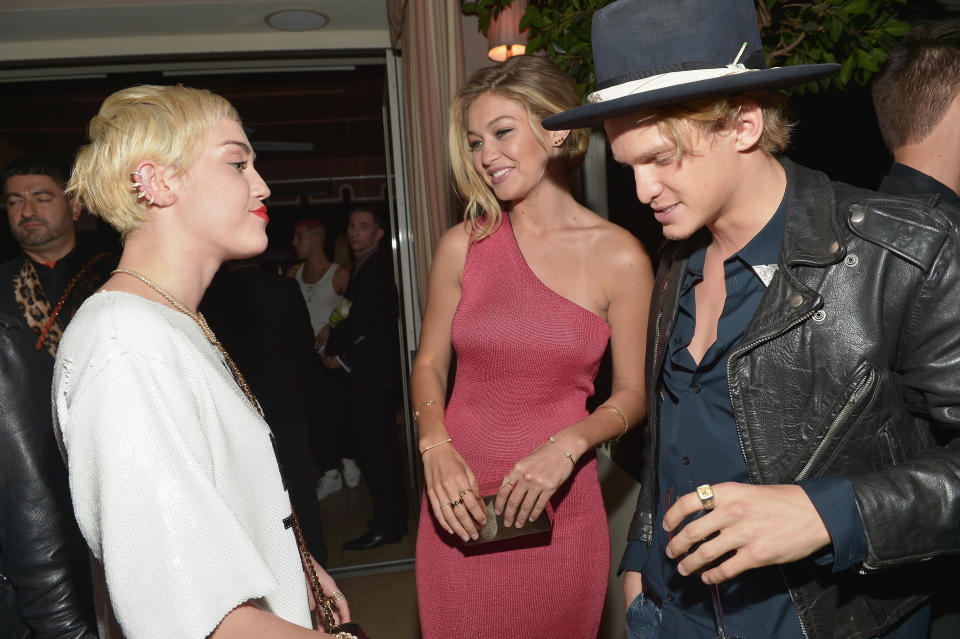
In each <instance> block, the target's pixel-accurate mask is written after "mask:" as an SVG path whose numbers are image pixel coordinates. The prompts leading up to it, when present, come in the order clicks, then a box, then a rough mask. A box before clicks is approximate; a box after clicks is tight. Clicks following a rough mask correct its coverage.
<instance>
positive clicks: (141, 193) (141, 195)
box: [137, 191, 147, 200]
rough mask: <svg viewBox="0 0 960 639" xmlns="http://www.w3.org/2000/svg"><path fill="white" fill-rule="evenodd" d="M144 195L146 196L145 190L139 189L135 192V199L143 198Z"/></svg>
mask: <svg viewBox="0 0 960 639" xmlns="http://www.w3.org/2000/svg"><path fill="white" fill-rule="evenodd" d="M144 197H147V193H146V191H139V192H138V193H137V199H138V200H139V199H140V198H144Z"/></svg>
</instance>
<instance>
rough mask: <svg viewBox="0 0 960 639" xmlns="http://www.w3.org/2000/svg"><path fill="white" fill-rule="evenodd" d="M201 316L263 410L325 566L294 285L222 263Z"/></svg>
mask: <svg viewBox="0 0 960 639" xmlns="http://www.w3.org/2000/svg"><path fill="white" fill-rule="evenodd" d="M200 311H201V312H202V313H203V316H204V317H205V318H206V319H207V322H208V323H209V324H210V328H211V329H213V331H214V333H215V334H216V335H217V336H218V337H219V338H220V343H221V344H223V346H224V348H226V349H227V352H228V353H230V355H231V356H232V357H233V360H234V362H236V364H237V367H238V368H239V369H240V370H241V371H243V372H244V376H245V378H246V380H247V383H248V384H249V385H250V389H251V390H252V391H253V394H254V395H255V396H256V398H257V401H259V402H260V406H261V407H262V408H263V416H264V419H266V421H267V423H268V424H269V425H270V429H271V430H272V431H273V434H274V435H275V436H276V438H277V456H278V457H279V460H280V468H281V469H282V471H283V476H284V478H285V479H286V480H287V489H288V490H289V491H290V499H291V500H292V501H293V507H294V508H295V509H296V511H297V516H298V517H299V518H300V523H301V525H302V526H303V535H304V539H305V540H306V542H307V549H308V550H309V551H310V553H311V554H312V555H313V556H314V557H315V558H316V560H317V561H318V562H320V565H322V566H326V565H327V547H326V543H325V542H324V540H323V528H322V525H321V516H320V505H319V504H318V503H317V500H316V498H315V497H314V492H313V489H314V486H315V485H316V473H315V472H314V467H313V458H312V456H311V455H310V445H309V434H308V432H307V431H308V422H309V420H310V411H311V408H312V405H313V401H312V399H313V388H312V385H311V379H312V375H313V370H314V361H315V360H316V357H317V356H316V353H315V352H314V350H313V344H314V341H313V330H312V329H311V326H310V318H309V316H308V315H307V309H306V307H305V306H304V305H303V302H302V301H301V299H300V292H299V291H298V290H297V286H296V284H295V283H294V282H292V281H291V280H290V279H289V278H286V277H283V276H281V275H277V274H275V273H269V272H267V271H265V270H263V269H261V268H260V267H259V265H258V264H257V262H256V261H254V260H253V259H248V260H231V261H229V262H226V263H225V264H224V265H223V266H222V267H220V270H219V271H217V274H216V276H215V277H214V278H213V281H212V282H211V283H210V286H209V288H207V291H206V293H205V294H204V296H203V301H202V302H201V303H200Z"/></svg>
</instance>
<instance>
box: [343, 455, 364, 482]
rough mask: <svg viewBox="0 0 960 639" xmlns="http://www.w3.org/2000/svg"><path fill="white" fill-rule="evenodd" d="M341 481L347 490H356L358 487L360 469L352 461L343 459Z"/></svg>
mask: <svg viewBox="0 0 960 639" xmlns="http://www.w3.org/2000/svg"><path fill="white" fill-rule="evenodd" d="M342 461H343V481H345V482H347V488H356V487H357V486H359V485H360V467H359V466H357V462H355V461H353V460H352V459H347V458H346V457H344V458H343V460H342Z"/></svg>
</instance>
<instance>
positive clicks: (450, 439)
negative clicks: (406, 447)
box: [420, 437, 453, 457]
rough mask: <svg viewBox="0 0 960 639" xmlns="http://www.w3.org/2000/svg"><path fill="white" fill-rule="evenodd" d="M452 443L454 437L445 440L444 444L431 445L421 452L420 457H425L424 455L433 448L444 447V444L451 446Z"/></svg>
mask: <svg viewBox="0 0 960 639" xmlns="http://www.w3.org/2000/svg"><path fill="white" fill-rule="evenodd" d="M451 441H453V438H452V437H447V438H446V439H445V440H443V441H442V442H437V443H436V444H430V445H429V446H427V447H425V448H424V449H423V450H421V451H420V456H421V457H423V454H424V453H425V452H427V451H428V450H430V449H431V448H436V447H437V446H440V445H442V444H449V443H450V442H451Z"/></svg>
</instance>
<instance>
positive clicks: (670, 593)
mask: <svg viewBox="0 0 960 639" xmlns="http://www.w3.org/2000/svg"><path fill="white" fill-rule="evenodd" d="M664 599H665V600H666V602H667V603H673V599H674V597H673V593H672V592H668V593H667V596H666V597H664Z"/></svg>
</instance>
